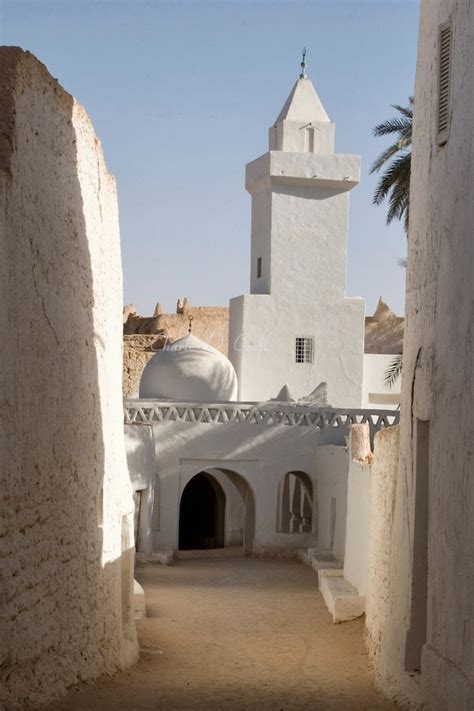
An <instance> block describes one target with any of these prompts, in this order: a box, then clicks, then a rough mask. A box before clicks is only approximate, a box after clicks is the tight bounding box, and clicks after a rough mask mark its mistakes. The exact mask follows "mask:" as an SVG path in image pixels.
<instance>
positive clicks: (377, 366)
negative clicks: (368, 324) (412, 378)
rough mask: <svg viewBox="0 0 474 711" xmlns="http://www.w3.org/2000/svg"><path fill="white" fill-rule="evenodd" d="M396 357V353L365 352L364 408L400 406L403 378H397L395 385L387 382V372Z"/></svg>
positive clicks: (384, 408) (390, 408)
mask: <svg viewBox="0 0 474 711" xmlns="http://www.w3.org/2000/svg"><path fill="white" fill-rule="evenodd" d="M394 358H396V356H395V355H381V354H378V353H365V354H364V374H363V378H362V405H361V407H362V408H372V409H374V410H381V409H383V410H395V409H396V408H397V407H398V406H399V404H400V386H401V378H398V379H397V381H396V382H395V384H394V385H393V387H390V386H389V385H387V383H386V382H385V373H386V372H387V369H388V367H389V366H390V364H391V363H392V362H393V360H394Z"/></svg>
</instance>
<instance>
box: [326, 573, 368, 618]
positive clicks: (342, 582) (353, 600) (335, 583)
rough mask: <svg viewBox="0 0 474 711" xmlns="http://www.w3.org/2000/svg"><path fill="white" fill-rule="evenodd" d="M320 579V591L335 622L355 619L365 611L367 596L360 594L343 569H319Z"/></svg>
mask: <svg viewBox="0 0 474 711" xmlns="http://www.w3.org/2000/svg"><path fill="white" fill-rule="evenodd" d="M318 580H319V591H320V593H321V595H322V596H323V600H324V602H325V604H326V607H327V608H328V610H329V612H330V613H331V615H332V619H333V622H345V621H346V620H355V619H356V617H361V615H363V614H364V613H365V596H364V595H359V593H358V591H357V588H355V587H354V586H353V585H351V583H349V582H348V581H347V580H346V579H345V578H344V577H343V574H342V569H335V568H330V569H322V570H319V571H318Z"/></svg>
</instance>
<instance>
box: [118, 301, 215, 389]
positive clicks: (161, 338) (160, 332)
mask: <svg viewBox="0 0 474 711" xmlns="http://www.w3.org/2000/svg"><path fill="white" fill-rule="evenodd" d="M125 308H126V309H127V310H130V308H133V307H125ZM157 309H158V310H159V304H158V305H157ZM190 315H192V316H193V318H194V320H193V325H192V332H193V335H194V336H196V337H197V338H200V339H201V340H202V341H205V342H206V343H209V344H210V345H211V346H214V348H217V350H219V351H220V352H221V353H223V354H224V355H225V356H227V355H228V351H229V345H228V341H229V309H228V308H227V307H226V306H191V305H190V304H189V302H188V301H187V300H185V302H184V305H183V306H182V307H181V308H180V309H179V312H178V313H176V314H165V313H161V311H159V313H157V314H156V313H155V315H154V316H150V317H145V316H138V315H137V314H136V312H134V313H129V314H128V316H127V320H126V321H125V323H124V334H125V335H124V341H123V350H124V353H123V395H124V397H135V396H136V397H138V386H139V384H140V377H141V374H142V372H143V369H144V367H145V365H146V364H147V362H148V361H149V360H150V358H151V357H152V355H153V353H154V351H156V350H158V349H159V348H162V347H163V345H164V344H165V343H166V342H167V341H171V342H172V341H176V340H177V339H178V338H182V337H183V336H186V335H187V333H188V328H189V320H188V319H189V316H190Z"/></svg>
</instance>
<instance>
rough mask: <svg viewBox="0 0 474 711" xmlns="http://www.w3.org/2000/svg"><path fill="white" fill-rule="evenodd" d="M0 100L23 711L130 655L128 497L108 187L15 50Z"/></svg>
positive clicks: (7, 645) (5, 343) (0, 225)
mask: <svg viewBox="0 0 474 711" xmlns="http://www.w3.org/2000/svg"><path fill="white" fill-rule="evenodd" d="M0 106H1V131H0V298H1V301H2V304H3V308H2V309H1V314H0V334H1V338H0V340H1V343H2V347H1V351H0V357H1V367H0V381H1V383H0V390H1V392H2V397H3V406H2V408H1V409H0V459H1V460H2V463H1V466H0V471H1V477H2V482H1V487H2V504H1V506H2V511H1V516H0V519H1V521H2V547H1V557H2V569H3V575H4V578H3V595H2V602H1V608H0V616H1V624H2V650H1V662H2V663H1V665H0V668H1V671H0V704H1V705H2V706H3V707H4V708H7V709H22V710H23V709H26V708H32V707H37V706H38V705H39V704H43V703H46V702H47V701H49V700H50V699H52V698H54V697H56V696H59V695H61V694H63V693H64V692H65V690H66V688H67V687H68V686H70V685H72V684H75V683H77V682H78V681H80V680H86V679H91V678H94V677H97V676H98V675H99V674H101V673H104V672H113V671H115V670H116V669H117V668H118V667H120V666H122V665H124V664H126V663H130V662H131V661H133V660H134V659H135V657H136V653H137V648H136V638H135V628H134V624H133V619H132V615H131V596H132V584H133V576H132V568H133V527H131V525H130V524H131V518H130V517H131V516H132V511H133V501H132V496H131V489H130V484H129V480H128V475H127V469H126V462H125V451H124V440H123V426H122V407H121V387H120V382H121V330H122V323H121V308H122V282H121V261H120V246H119V229H118V217H117V198H116V190H115V183H114V180H113V178H112V177H111V176H110V175H109V173H108V172H107V169H106V166H105V163H104V158H103V154H102V149H101V146H100V143H99V141H98V139H97V138H96V136H95V134H94V131H93V128H92V125H91V123H90V120H89V118H88V117H87V114H86V113H85V111H84V109H83V108H82V107H81V106H80V105H79V104H77V103H76V102H75V100H74V99H73V98H72V97H71V96H70V95H69V94H67V93H66V92H65V91H64V90H63V89H62V88H61V87H60V85H59V84H58V83H57V82H56V81H55V80H54V79H53V78H52V77H51V76H50V75H49V73H48V72H47V70H46V68H45V67H44V66H43V65H42V64H41V63H40V62H38V61H37V60H36V59H35V58H34V57H33V56H32V55H31V54H29V53H25V52H23V51H22V50H20V49H18V48H11V47H2V48H0ZM18 324H22V328H21V329H18ZM12 333H15V338H11V334H12Z"/></svg>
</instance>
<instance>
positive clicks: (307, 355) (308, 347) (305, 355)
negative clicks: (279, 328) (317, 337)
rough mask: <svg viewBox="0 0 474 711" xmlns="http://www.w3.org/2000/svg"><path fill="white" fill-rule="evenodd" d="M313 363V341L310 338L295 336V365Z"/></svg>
mask: <svg viewBox="0 0 474 711" xmlns="http://www.w3.org/2000/svg"><path fill="white" fill-rule="evenodd" d="M312 362H313V339H312V338H311V337H310V336H297V337H296V339H295V363H312Z"/></svg>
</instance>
